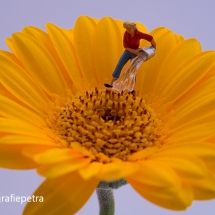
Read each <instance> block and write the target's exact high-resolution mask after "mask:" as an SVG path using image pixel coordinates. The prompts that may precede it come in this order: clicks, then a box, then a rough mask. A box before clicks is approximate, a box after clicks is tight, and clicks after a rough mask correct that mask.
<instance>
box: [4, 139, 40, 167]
mask: <svg viewBox="0 0 215 215" xmlns="http://www.w3.org/2000/svg"><path fill="white" fill-rule="evenodd" d="M0 141H2V140H1V138H0ZM23 148H24V146H23V145H13V146H12V147H11V146H9V145H7V144H1V143H0V167H2V168H9V169H32V168H36V167H37V164H36V163H35V162H34V161H32V160H31V159H30V158H27V157H25V156H24V155H22V153H21V152H22V150H23Z"/></svg>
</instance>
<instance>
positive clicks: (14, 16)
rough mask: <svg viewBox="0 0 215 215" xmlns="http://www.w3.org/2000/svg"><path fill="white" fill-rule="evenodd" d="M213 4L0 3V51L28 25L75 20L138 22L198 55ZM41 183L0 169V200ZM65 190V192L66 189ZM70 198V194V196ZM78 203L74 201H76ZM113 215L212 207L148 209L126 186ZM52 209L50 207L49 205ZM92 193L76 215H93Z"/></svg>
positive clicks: (5, 206)
mask: <svg viewBox="0 0 215 215" xmlns="http://www.w3.org/2000/svg"><path fill="white" fill-rule="evenodd" d="M214 8H215V1H214V0H205V1H200V0H199V1H197V0H175V1H174V0H162V1H161V0H148V1H144V0H133V1H132V0H123V1H119V0H79V1H77V0H76V1H75V0H73V1H72V0H70V1H69V0H64V1H63V0H34V1H32V0H14V1H13V0H0V49H6V50H8V48H7V46H6V44H5V42H4V40H5V38H6V37H9V36H11V34H12V33H13V32H15V31H21V29H22V28H23V27H25V26H28V25H33V26H36V27H39V28H41V29H44V30H45V23H46V22H52V23H54V24H56V25H58V26H60V27H64V28H71V27H73V26H74V23H75V20H76V19H77V17H78V16H80V15H88V16H92V17H95V18H98V19H100V18H102V17H103V16H111V17H113V18H115V19H121V20H130V21H139V22H142V23H144V24H145V25H146V27H147V28H148V30H149V31H151V30H152V29H154V28H156V27H159V26H165V27H168V28H170V29H171V30H173V31H174V32H175V33H178V34H182V35H183V36H184V37H185V38H190V37H195V38H197V39H198V40H199V41H200V42H201V44H202V47H203V50H211V49H212V50H214V49H215V24H214V21H215V12H214ZM42 181H43V178H41V177H39V176H38V175H37V174H36V173H35V171H11V170H5V169H0V196H3V195H4V196H6V195H8V196H9V195H11V194H15V195H16V196H18V195H20V196H29V195H31V194H32V193H33V191H34V190H35V189H36V188H37V187H38V186H39V184H40V183H41V182H42ZM68 189H69V188H68ZM71 192H72V191H71ZM77 198H78V197H77ZM115 199H116V215H205V214H206V215H214V214H215V212H214V208H215V207H214V205H215V201H214V200H213V201H203V202H194V203H193V205H192V206H191V207H190V208H188V209H187V210H186V211H183V212H174V211H169V210H166V209H163V208H160V207H158V206H155V205H153V204H152V203H149V202H148V201H146V200H144V199H143V198H142V197H140V196H139V195H138V194H137V193H136V192H135V191H134V190H133V189H132V188H131V187H130V186H129V185H127V186H124V187H123V188H121V189H119V190H116V191H115ZM53 207H54V205H53ZM23 208H24V205H21V204H20V203H0V214H1V215H20V214H21V212H22V210H23ZM98 210H99V209H98V203H97V197H96V195H95V193H94V194H93V195H92V197H91V199H90V200H89V201H88V202H87V204H86V205H85V206H84V207H83V208H82V209H81V210H80V211H79V212H78V213H77V215H89V214H90V215H91V214H92V215H96V214H98Z"/></svg>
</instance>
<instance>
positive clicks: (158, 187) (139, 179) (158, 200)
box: [126, 161, 193, 210]
mask: <svg viewBox="0 0 215 215" xmlns="http://www.w3.org/2000/svg"><path fill="white" fill-rule="evenodd" d="M138 164H140V168H139V170H138V171H137V172H136V173H135V174H133V175H131V176H129V177H127V178H126V180H127V181H128V182H129V183H130V184H131V186H132V187H133V188H134V189H135V190H136V191H137V192H138V193H139V194H140V195H142V196H143V197H145V198H146V199H148V200H149V201H151V202H154V203H155V204H157V205H160V206H162V207H165V208H169V209H174V210H184V209H185V208H186V207H187V206H189V205H190V204H191V202H192V199H193V195H192V192H191V189H190V188H189V187H186V189H185V188H184V185H183V184H182V183H181V181H180V180H179V178H178V176H177V175H176V173H175V172H174V171H173V170H171V168H169V167H166V166H165V165H161V164H159V163H156V162H154V163H153V162H149V161H141V162H138Z"/></svg>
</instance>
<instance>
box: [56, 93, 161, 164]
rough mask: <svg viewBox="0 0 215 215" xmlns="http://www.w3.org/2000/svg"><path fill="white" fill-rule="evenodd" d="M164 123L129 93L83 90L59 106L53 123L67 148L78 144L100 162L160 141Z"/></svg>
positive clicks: (124, 158) (155, 144)
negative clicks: (84, 91)
mask: <svg viewBox="0 0 215 215" xmlns="http://www.w3.org/2000/svg"><path fill="white" fill-rule="evenodd" d="M162 127H163V123H162V121H161V120H160V119H159V118H158V116H157V114H156V113H155V112H154V110H153V109H152V108H151V107H150V106H149V105H147V104H146V102H145V101H144V100H143V99H142V98H140V97H136V96H134V95H132V94H130V93H128V92H122V93H117V92H115V91H113V90H109V89H108V90H97V89H95V90H94V91H92V92H88V91H86V93H85V94H82V95H80V96H78V97H73V98H72V99H71V100H70V102H69V103H68V104H67V105H66V106H65V107H63V108H60V110H59V111H58V113H57V114H56V117H55V123H54V124H53V126H52V129H54V131H55V133H57V134H58V136H60V138H61V139H63V140H64V141H66V144H67V146H68V147H72V145H73V143H75V144H79V145H81V146H82V147H84V148H85V149H87V150H88V151H90V152H91V153H92V154H94V156H95V159H96V160H98V161H100V162H104V163H105V162H110V160H111V158H119V159H121V160H124V161H126V160H127V157H128V156H129V155H131V154H133V153H135V152H138V151H141V150H144V149H145V148H146V147H152V146H158V145H160V144H162V139H163V137H162V136H163V135H162Z"/></svg>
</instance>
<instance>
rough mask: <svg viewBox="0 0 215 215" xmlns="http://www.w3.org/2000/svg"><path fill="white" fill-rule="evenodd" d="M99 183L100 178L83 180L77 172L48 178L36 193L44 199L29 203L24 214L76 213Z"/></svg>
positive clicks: (68, 214)
mask: <svg viewBox="0 0 215 215" xmlns="http://www.w3.org/2000/svg"><path fill="white" fill-rule="evenodd" d="M97 185H98V180H96V179H95V178H92V179H90V180H83V179H82V178H81V177H80V176H79V175H78V173H76V172H75V173H72V174H68V175H65V176H62V177H58V178H55V179H47V180H46V181H45V182H43V184H42V185H40V187H39V188H38V189H37V190H36V191H35V193H34V196H39V197H40V196H42V197H43V198H44V201H43V202H39V201H38V202H33V201H32V202H30V203H28V204H27V206H26V208H25V210H24V212H23V215H29V214H30V215H38V214H49V215H59V214H63V215H71V214H75V213H76V212H77V211H78V210H79V209H80V208H81V207H82V206H83V205H84V204H85V203H86V201H87V200H88V199H89V198H90V196H91V195H92V193H93V191H94V190H95V188H96V187H97Z"/></svg>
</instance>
